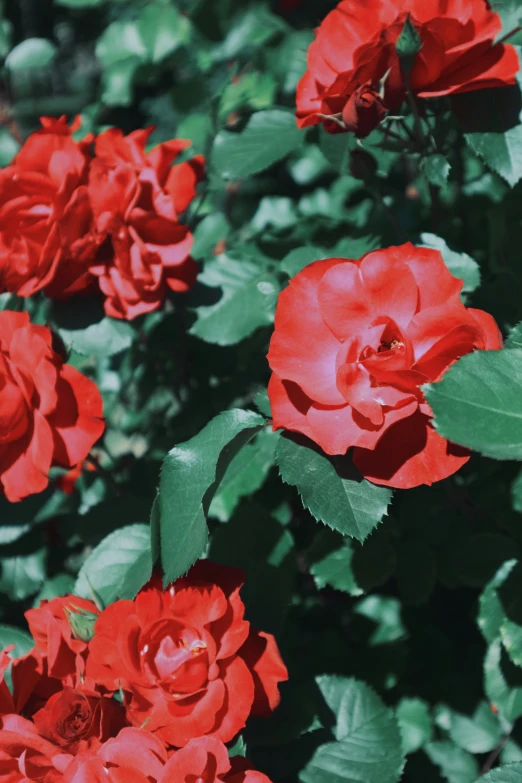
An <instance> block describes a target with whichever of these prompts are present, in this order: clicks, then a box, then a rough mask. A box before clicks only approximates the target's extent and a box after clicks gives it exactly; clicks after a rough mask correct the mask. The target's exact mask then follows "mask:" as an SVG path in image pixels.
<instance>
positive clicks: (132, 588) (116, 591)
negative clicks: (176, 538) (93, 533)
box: [73, 525, 152, 606]
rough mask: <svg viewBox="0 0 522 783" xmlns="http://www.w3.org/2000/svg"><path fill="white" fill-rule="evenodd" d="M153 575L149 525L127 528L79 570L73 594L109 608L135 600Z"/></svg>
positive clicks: (107, 540) (109, 539)
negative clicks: (122, 600)
mask: <svg viewBox="0 0 522 783" xmlns="http://www.w3.org/2000/svg"><path fill="white" fill-rule="evenodd" d="M151 574H152V556H151V549H150V530H149V527H148V525H128V526H126V527H122V528H120V529H119V530H115V531H114V533H110V534H109V535H108V536H107V537H106V538H104V539H103V541H101V542H100V543H99V544H98V546H97V547H96V548H95V549H94V550H93V552H92V553H91V554H90V555H89V557H88V558H87V559H86V561H85V563H84V564H83V565H82V567H81V568H80V572H79V574H78V579H77V580H76V584H75V586H74V591H73V593H74V595H79V596H81V597H83V598H90V599H91V600H94V598H96V599H100V600H101V602H102V604H103V606H108V605H109V604H111V603H113V602H114V601H116V600H118V599H120V598H134V596H135V595H136V593H137V592H138V590H139V589H140V587H143V585H144V584H145V583H146V582H147V581H148V580H149V579H150V576H151Z"/></svg>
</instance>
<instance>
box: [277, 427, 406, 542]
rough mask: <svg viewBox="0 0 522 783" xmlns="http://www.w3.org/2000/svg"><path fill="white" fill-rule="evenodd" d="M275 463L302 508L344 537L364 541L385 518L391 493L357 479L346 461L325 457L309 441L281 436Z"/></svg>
mask: <svg viewBox="0 0 522 783" xmlns="http://www.w3.org/2000/svg"><path fill="white" fill-rule="evenodd" d="M276 463H277V465H278V467H279V472H280V474H281V478H282V479H283V481H284V482H285V484H290V485H291V486H294V487H296V488H297V490H298V492H299V494H300V496H301V500H302V502H303V505H304V507H305V508H307V509H308V510H309V511H310V513H311V514H312V515H313V516H314V517H315V518H316V519H317V520H319V521H321V522H324V523H325V524H326V525H328V526H329V527H331V528H333V529H334V530H337V531H338V532H339V533H342V534H343V535H347V536H351V537H353V538H356V539H358V540H359V541H364V539H365V538H366V537H367V536H368V535H369V534H370V533H371V532H372V530H374V528H375V527H377V525H378V524H379V522H380V521H381V520H382V518H383V516H384V515H385V514H386V510H387V508H388V505H389V503H390V500H391V490H389V489H388V488H386V487H377V486H376V485H375V484H370V482H369V481H366V480H365V479H362V478H361V477H360V476H358V475H357V472H356V470H355V468H354V467H353V465H352V464H351V462H350V460H349V458H347V457H328V456H327V455H326V454H324V453H323V452H322V451H320V450H319V449H318V448H316V447H315V446H314V445H313V444H312V443H311V442H310V441H306V440H305V439H303V438H290V437H289V436H287V435H283V436H282V437H281V438H280V440H279V443H278V445H277V448H276Z"/></svg>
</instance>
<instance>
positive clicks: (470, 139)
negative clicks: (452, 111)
mask: <svg viewBox="0 0 522 783" xmlns="http://www.w3.org/2000/svg"><path fill="white" fill-rule="evenodd" d="M466 141H467V143H468V144H469V146H470V147H471V149H472V150H473V152H475V154H476V155H479V156H480V157H481V158H482V159H483V161H484V162H485V163H486V164H487V166H489V168H491V169H493V171H496V173H497V174H500V176H501V177H503V178H504V179H505V180H506V182H508V183H509V185H511V187H512V188H513V187H514V186H515V185H516V184H517V182H518V181H519V180H520V178H521V177H522V125H515V127H514V128H509V130H506V131H504V132H498V133H467V134H466Z"/></svg>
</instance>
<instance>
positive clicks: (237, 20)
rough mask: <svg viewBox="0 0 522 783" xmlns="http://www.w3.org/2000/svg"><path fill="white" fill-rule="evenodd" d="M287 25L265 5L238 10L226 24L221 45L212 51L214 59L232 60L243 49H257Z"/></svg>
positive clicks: (282, 30) (284, 29)
mask: <svg viewBox="0 0 522 783" xmlns="http://www.w3.org/2000/svg"><path fill="white" fill-rule="evenodd" d="M286 29H287V25H286V24H285V22H284V21H283V20H282V19H281V17H280V16H276V15H275V14H273V13H272V12H271V11H270V9H269V8H268V7H267V6H266V5H262V4H259V3H257V4H255V5H253V6H252V7H251V8H248V9H247V10H245V11H242V12H240V13H239V14H238V15H236V16H235V17H234V18H233V19H232V20H231V21H230V23H229V25H227V30H229V32H228V34H227V36H226V38H225V40H224V41H223V43H222V44H221V46H218V47H216V49H215V51H214V53H213V59H214V60H233V59H234V58H236V57H237V56H238V54H240V53H241V52H243V51H244V50H252V51H256V52H257V51H259V49H260V47H262V46H263V44H265V43H267V42H268V41H269V40H270V39H271V38H273V37H274V36H275V35H277V34H278V33H282V32H284V31H286Z"/></svg>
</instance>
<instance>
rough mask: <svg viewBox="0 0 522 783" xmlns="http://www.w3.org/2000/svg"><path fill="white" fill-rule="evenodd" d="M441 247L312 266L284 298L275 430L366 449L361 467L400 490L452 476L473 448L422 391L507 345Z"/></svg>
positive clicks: (339, 447) (337, 450) (276, 339)
mask: <svg viewBox="0 0 522 783" xmlns="http://www.w3.org/2000/svg"><path fill="white" fill-rule="evenodd" d="M461 288H462V282H461V281H460V280H457V279H456V278H454V277H453V276H452V275H451V274H450V272H449V271H448V269H447V267H446V265H445V264H444V261H443V260H442V256H441V254H440V253H439V251H438V250H431V249H428V248H416V247H413V245H411V244H410V243H408V244H406V245H402V246H401V247H390V248H388V249H386V250H376V251H373V252H371V253H368V254H367V255H365V256H363V258H362V259H360V260H359V261H351V260H346V259H342V258H330V259H327V260H325V261H316V262H315V263H313V264H311V265H310V266H308V267H306V268H305V269H303V270H302V271H301V272H300V273H299V274H298V275H297V276H296V277H295V278H294V279H293V280H292V281H291V282H290V285H289V287H288V288H287V289H286V290H284V291H283V292H282V294H281V296H280V298H279V302H278V306H277V311H276V318H275V332H274V334H273V336H272V341H271V343H270V352H269V354H268V360H269V363H270V367H271V368H272V370H273V371H274V373H273V375H272V378H271V380H270V384H269V391H268V393H269V397H270V401H271V404H272V413H273V423H274V428H275V429H286V430H292V431H294V432H300V433H303V434H304V435H306V436H307V437H309V438H311V439H312V440H314V441H315V442H316V443H317V444H318V445H319V446H320V447H321V448H322V449H323V450H324V451H325V452H326V453H327V454H345V453H346V451H347V450H348V449H349V448H350V447H351V446H355V449H354V453H353V457H354V462H355V464H356V466H357V467H358V469H359V470H360V471H361V473H362V474H363V476H365V477H366V478H367V479H369V480H370V481H373V482H374V483H376V484H387V485H389V486H392V487H402V488H408V487H415V486H418V485H419V484H432V483H433V482H434V481H439V480H440V479H443V478H446V477H447V476H450V475H451V474H452V473H455V471H457V470H458V469H459V468H460V466H461V465H463V464H464V463H465V462H466V461H467V460H468V459H469V452H468V451H466V450H464V449H461V448H459V447H457V446H453V445H452V444H450V443H448V442H447V441H446V440H444V438H442V437H441V436H440V435H438V434H437V433H436V432H435V430H434V429H433V427H432V426H431V423H430V416H431V411H430V408H429V406H428V404H427V403H426V401H425V399H424V396H423V394H422V391H421V388H420V387H421V386H422V384H424V383H428V382H433V381H437V380H439V379H440V378H441V377H442V375H443V374H444V372H445V371H446V370H447V368H448V367H449V366H450V365H451V364H452V363H453V362H454V361H455V360H456V359H458V358H459V357H460V356H463V355H464V354H467V353H470V352H471V351H474V350H476V349H481V350H484V349H486V350H487V349H492V348H493V349H494V348H499V347H500V345H501V338H500V333H499V330H498V327H497V325H496V324H495V321H494V320H493V318H492V317H491V316H490V315H488V314H487V313H484V312H483V311H482V310H472V309H468V308H466V307H465V306H464V305H463V304H462V302H461V301H460V298H459V293H460V290H461Z"/></svg>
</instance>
